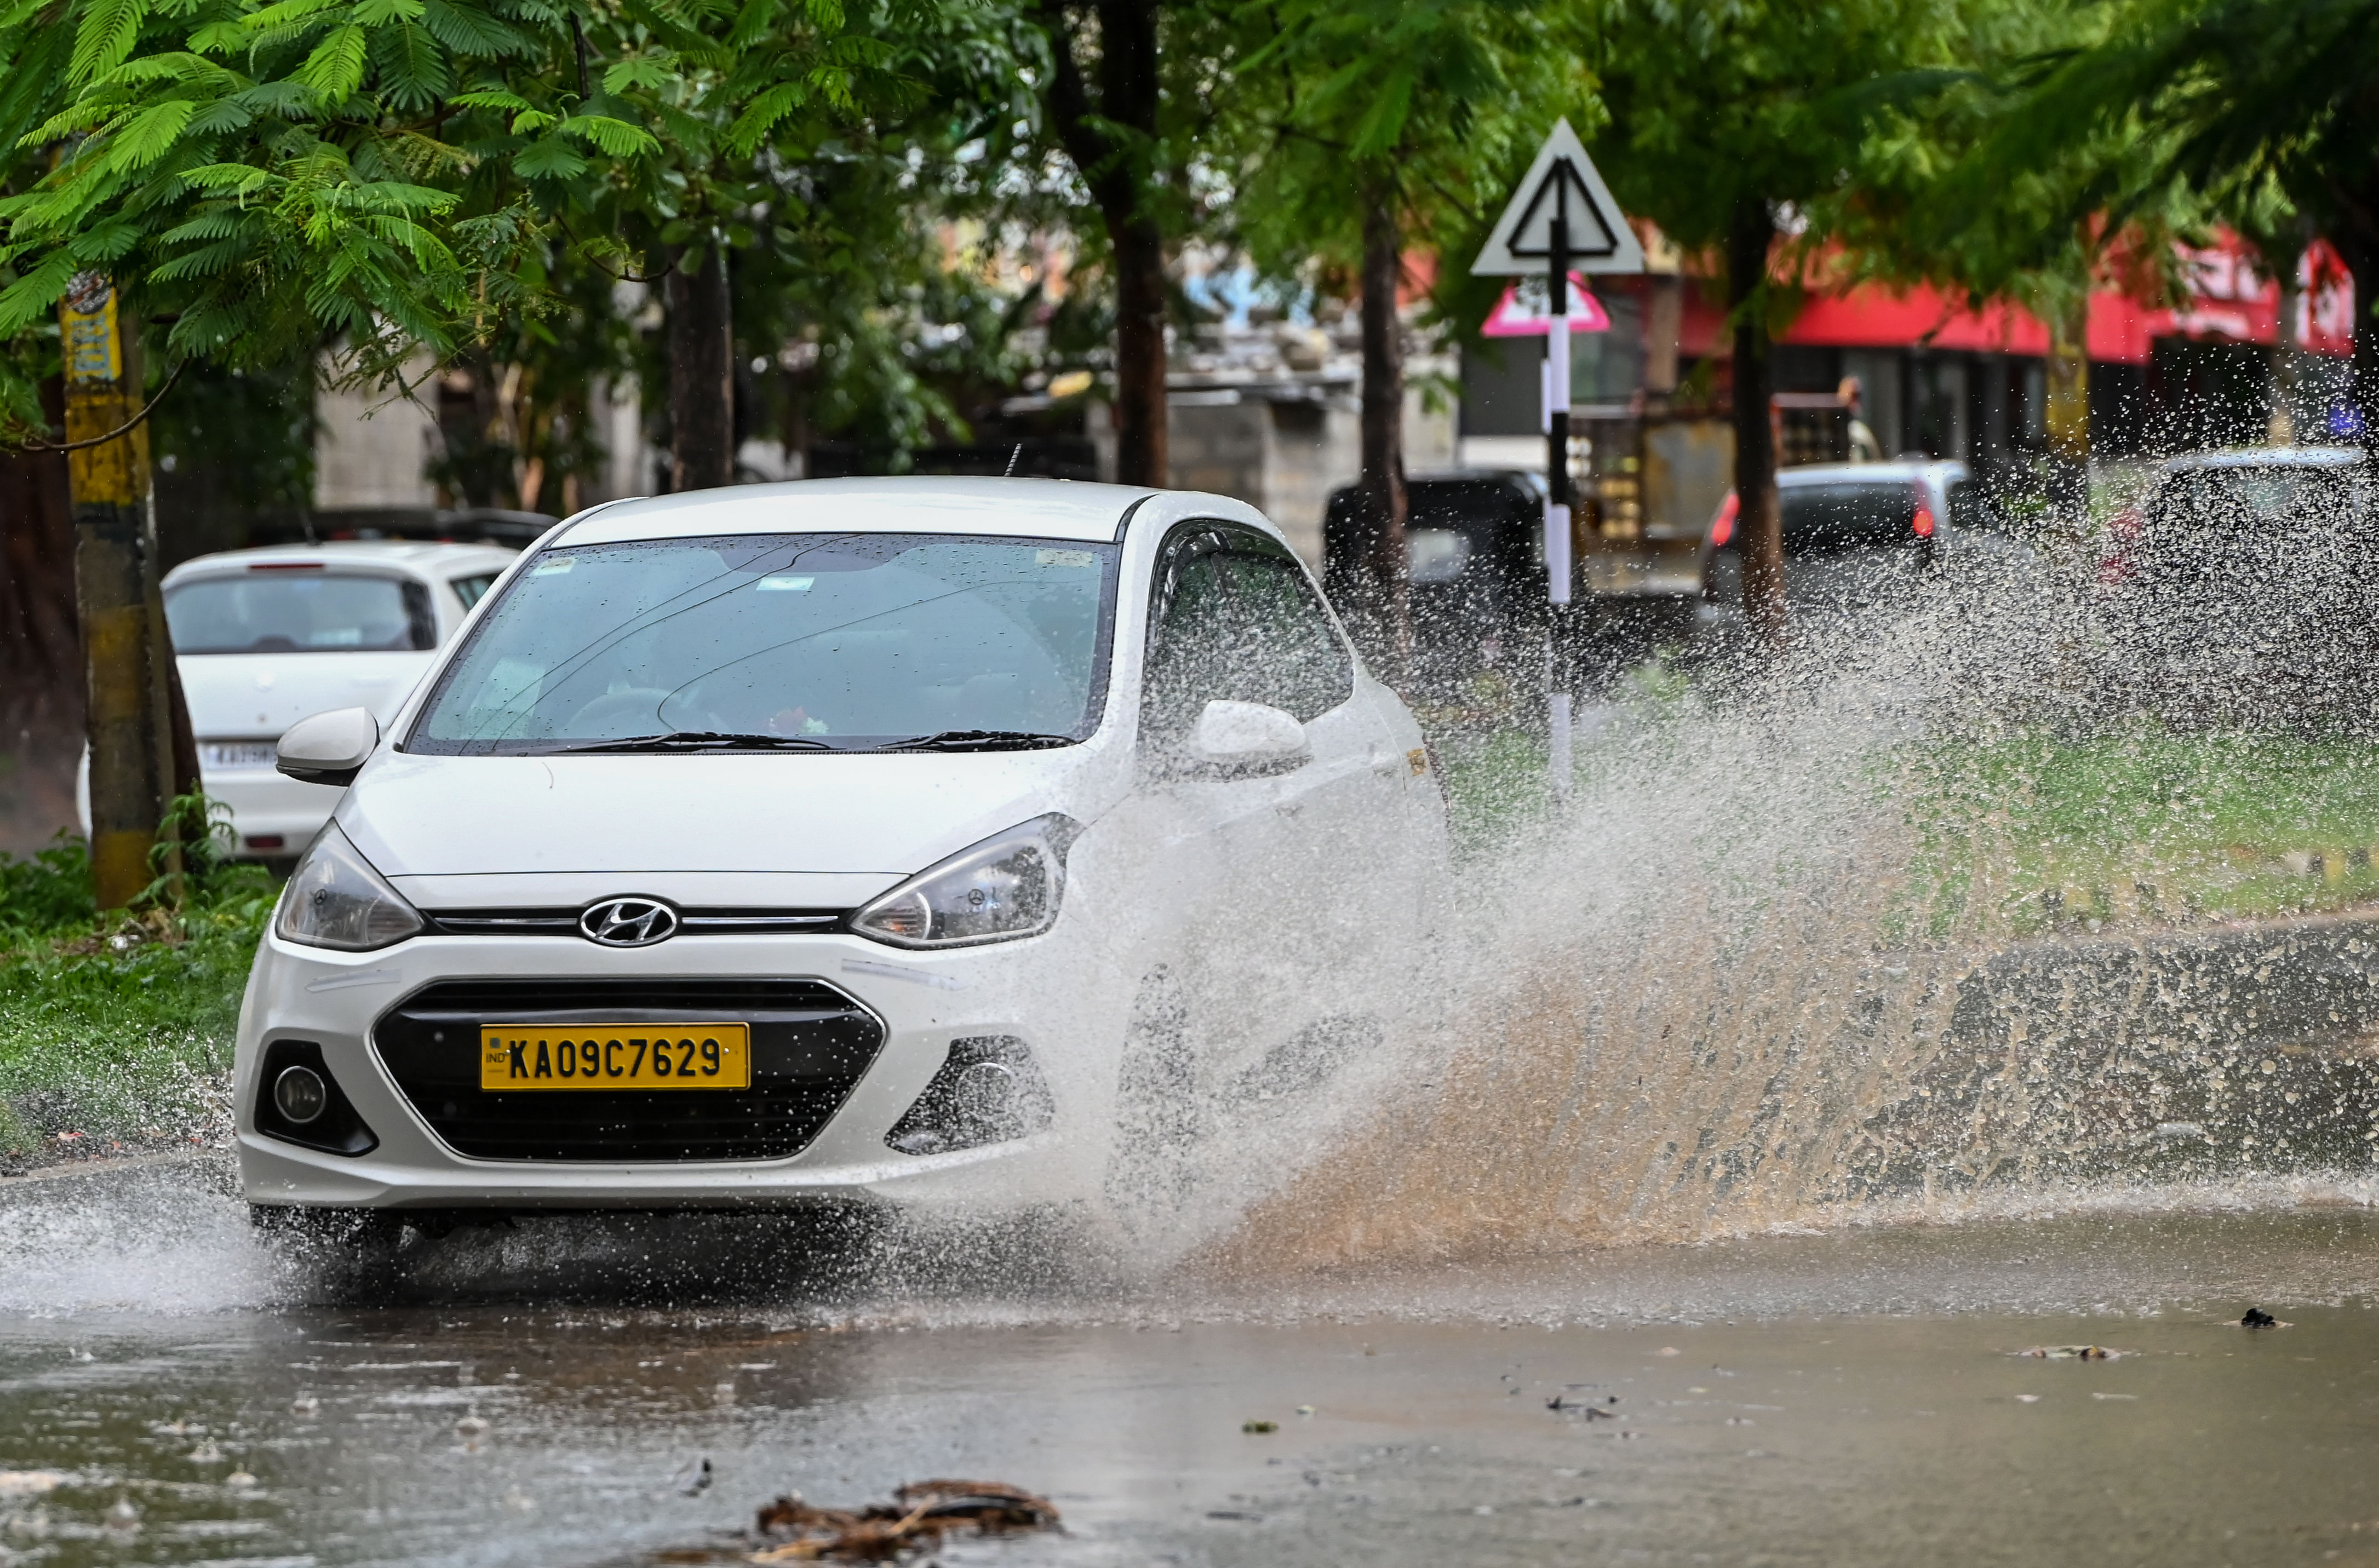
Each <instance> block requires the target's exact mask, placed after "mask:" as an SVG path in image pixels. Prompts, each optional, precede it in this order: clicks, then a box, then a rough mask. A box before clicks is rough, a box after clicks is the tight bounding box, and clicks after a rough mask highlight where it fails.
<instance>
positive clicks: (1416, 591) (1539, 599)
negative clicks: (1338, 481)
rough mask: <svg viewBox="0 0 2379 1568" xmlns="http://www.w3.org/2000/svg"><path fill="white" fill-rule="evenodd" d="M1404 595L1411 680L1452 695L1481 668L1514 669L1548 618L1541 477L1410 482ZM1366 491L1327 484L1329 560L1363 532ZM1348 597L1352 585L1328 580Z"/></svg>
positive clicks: (1473, 475) (1462, 475)
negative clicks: (1410, 643)
mask: <svg viewBox="0 0 2379 1568" xmlns="http://www.w3.org/2000/svg"><path fill="white" fill-rule="evenodd" d="M1405 496H1406V520H1405V554H1406V562H1407V590H1406V591H1407V603H1408V604H1409V606H1410V609H1411V616H1412V627H1413V670H1412V679H1413V685H1414V687H1415V688H1416V689H1417V690H1419V691H1422V692H1426V693H1431V694H1440V695H1443V694H1450V693H1452V692H1453V691H1455V689H1456V688H1457V687H1459V686H1460V684H1461V683H1462V682H1463V681H1466V680H1467V679H1468V678H1469V677H1470V676H1472V675H1474V674H1476V673H1477V672H1478V671H1479V670H1480V669H1497V668H1502V669H1509V668H1511V667H1512V666H1513V665H1514V663H1515V662H1516V657H1517V654H1518V651H1519V645H1520V644H1521V643H1522V642H1523V641H1525V640H1528V639H1531V638H1535V637H1538V636H1540V635H1541V633H1542V630H1543V627H1544V623H1545V612H1544V603H1545V562H1544V515H1545V491H1544V481H1543V480H1542V479H1540V478H1539V477H1537V476H1534V475H1528V474H1516V473H1505V472H1496V471H1491V470H1463V471H1456V472H1453V473H1443V474H1422V475H1415V476H1412V477H1410V478H1408V479H1407V480H1406V481H1405ZM1362 504H1363V500H1362V494H1361V492H1360V491H1359V489H1357V488H1356V487H1354V486H1352V485H1348V486H1345V487H1343V488H1339V489H1337V490H1334V491H1333V492H1331V496H1330V504H1329V508H1328V510H1327V511H1326V512H1325V513H1323V514H1322V537H1323V541H1324V549H1325V551H1326V554H1327V556H1328V559H1329V560H1330V561H1333V562H1339V561H1346V560H1347V559H1348V558H1349V556H1350V555H1351V550H1350V549H1349V548H1348V546H1349V544H1350V541H1351V540H1352V539H1353V538H1354V537H1356V536H1357V535H1358V534H1359V532H1360V526H1361V517H1362V513H1361V511H1360V508H1361V506H1362ZM1355 586H1356V585H1352V584H1348V583H1345V582H1340V581H1335V580H1332V581H1330V582H1328V583H1327V587H1328V588H1329V590H1330V593H1331V596H1332V597H1333V598H1334V599H1337V600H1338V601H1339V602H1340V603H1342V604H1345V603H1351V602H1352V598H1351V597H1350V596H1351V590H1352V589H1353V588H1354V587H1355Z"/></svg>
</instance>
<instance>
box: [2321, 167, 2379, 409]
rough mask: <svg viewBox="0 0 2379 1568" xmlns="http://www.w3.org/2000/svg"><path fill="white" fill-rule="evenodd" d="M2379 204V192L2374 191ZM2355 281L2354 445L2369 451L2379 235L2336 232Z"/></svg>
mask: <svg viewBox="0 0 2379 1568" xmlns="http://www.w3.org/2000/svg"><path fill="white" fill-rule="evenodd" d="M2372 199H2373V202H2374V203H2379V191H2374V192H2373V193H2372ZM2331 243H2332V244H2333V245H2335V246H2337V250H2338V253H2339V255H2340V257H2341V258H2342V259H2344V260H2345V262H2346V271H2347V273H2348V275H2349V276H2350V277H2352V278H2353V280H2354V393H2353V395H2354V410H2355V413H2356V414H2357V416H2359V419H2358V422H2357V429H2356V433H2355V435H2354V438H2353V440H2354V444H2356V445H2358V446H2360V447H2361V448H2362V449H2363V450H2364V451H2365V452H2369V451H2371V450H2373V448H2379V317H2374V316H2373V313H2372V308H2373V306H2379V235H2361V234H2354V235H2348V234H2347V233H2345V232H2341V233H2339V234H2338V235H2333V236H2332V239H2331Z"/></svg>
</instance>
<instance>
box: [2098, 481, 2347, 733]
mask: <svg viewBox="0 0 2379 1568" xmlns="http://www.w3.org/2000/svg"><path fill="white" fill-rule="evenodd" d="M2373 489H2374V487H2373V474H2372V470H2371V468H2370V467H2369V465H2368V464H2366V463H2365V461H2364V458H2363V454H2362V453H2361V452H2360V451H2357V450H2354V449H2351V448H2337V447H2326V448H2325V447H2264V448H2254V449H2248V450H2243V451H2230V452H2192V453H2189V454H2187V455H2185V456H2181V457H2176V458H2172V459H2170V460H2168V461H2167V462H2166V463H2165V464H2162V465H2161V467H2160V468H2159V469H2158V471H2157V475H2156V487H2155V488H2154V489H2152V490H2151V491H2149V492H2148V494H2147V496H2146V498H2145V499H2144V501H2142V503H2141V504H2140V505H2138V506H2137V507H2135V508H2132V509H2130V510H2127V511H2125V512H2122V513H2118V514H2117V515H2116V516H2115V517H2114V519H2113V520H2112V521H2111V522H2110V524H2109V525H2108V526H2107V533H2106V537H2105V540H2104V546H2103V549H2102V551H2101V554H2100V556H2099V559H2098V563H2097V564H2098V583H2099V589H2100V601H2099V605H2098V611H2097V613H2098V618H2099V621H2098V624H2099V630H2100V636H2099V647H2100V652H2101V655H2102V657H2104V658H2105V660H2106V670H2105V674H2104V677H2103V679H2102V681H2101V682H2100V685H2101V687H2102V689H2103V690H2104V691H2105V692H2106V693H2107V695H2108V696H2109V697H2111V698H2114V699H2116V700H2117V701H2119V704H2120V705H2121V706H2124V707H2126V708H2129V709H2131V710H2134V711H2139V712H2144V713H2150V714H2153V715H2155V716H2156V717H2157V718H2161V719H2162V720H2164V721H2165V722H2167V723H2171V724H2176V725H2180V726H2183V727H2195V726H2203V725H2231V724H2246V725H2256V726H2262V725H2269V724H2275V723H2276V724H2284V725H2316V726H2321V727H2325V728H2335V727H2337V726H2339V725H2344V726H2345V727H2346V728H2349V729H2351V730H2356V731H2358V732H2361V731H2367V730H2370V729H2372V728H2373V717H2374V714H2373V699H2374V697H2379V691H2374V675H2379V605H2374V602H2373V595H2372V593H2371V589H2370V565H2371V560H2372V557H2373V553H2374V549H2379V516H2374V505H2373Z"/></svg>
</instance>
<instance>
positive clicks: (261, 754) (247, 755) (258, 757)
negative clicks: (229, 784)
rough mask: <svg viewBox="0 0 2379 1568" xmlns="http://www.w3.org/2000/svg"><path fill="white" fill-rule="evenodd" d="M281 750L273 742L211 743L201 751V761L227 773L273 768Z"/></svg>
mask: <svg viewBox="0 0 2379 1568" xmlns="http://www.w3.org/2000/svg"><path fill="white" fill-rule="evenodd" d="M279 751H280V748H279V747H278V746H276V745H274V744H273V742H271V741H210V742H207V743H206V744H205V745H204V746H201V747H200V748H199V761H200V762H201V763H202V764H204V765H205V766H208V767H213V768H221V769H223V770H224V771H226V772H231V771H235V770H238V771H245V770H252V769H255V768H260V767H271V766H272V764H273V760H274V758H275V757H276V756H277V755H278V754H279Z"/></svg>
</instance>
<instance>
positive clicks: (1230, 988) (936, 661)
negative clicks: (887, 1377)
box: [236, 479, 1445, 1224]
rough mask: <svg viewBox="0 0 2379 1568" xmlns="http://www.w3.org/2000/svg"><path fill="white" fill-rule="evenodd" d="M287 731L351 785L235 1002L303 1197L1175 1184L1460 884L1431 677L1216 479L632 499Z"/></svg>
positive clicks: (257, 1095) (1374, 996)
mask: <svg viewBox="0 0 2379 1568" xmlns="http://www.w3.org/2000/svg"><path fill="white" fill-rule="evenodd" d="M280 766H281V767H282V769H283V771H284V772H285V773H288V774H290V775H292V776H293V777H294V778H308V779H316V780H320V783H319V784H293V785H292V786H291V788H293V789H308V788H311V789H318V790H320V789H321V785H323V784H330V785H336V784H341V783H345V782H347V781H348V780H350V779H352V783H351V784H350V785H349V787H348V788H347V790H346V793H345V795H344V799H342V800H341V801H340V802H339V804H338V808H337V813H336V816H335V819H334V821H333V824H332V826H331V827H330V828H329V829H328V830H327V831H325V832H324V834H323V835H322V837H321V838H320V840H319V841H318V842H317V843H316V844H315V846H314V848H313V850H311V851H310V852H309V854H308V857H307V859H306V861H305V862H304V863H303V864H302V865H301V866H300V867H299V869H298V870H297V872H296V875H295V876H294V877H293V879H292V880H291V882H290V884H289V886H288V888H287V890H286V892H285V894H284V898H283V899H282V902H281V906H280V909H279V911H278V912H277V914H276V916H275V918H274V921H273V924H272V931H271V933H270V934H269V935H267V937H266V938H265V940H264V942H263V944H262V947H261V948H260V951H259V953H258V955H257V959H256V967H255V971H254V975H253V978H252V979H251V981H250V983H249V988H248V999H247V1003H246V1007H245V1008H244V1010H243V1013H242V1017H241V1022H240V1030H239V1044H238V1065H237V1075H236V1094H237V1123H238V1141H239V1149H240V1158H241V1166H242V1171H243V1174H244V1177H245V1181H246V1186H247V1192H248V1200H249V1201H250V1203H251V1204H253V1205H256V1206H257V1210H258V1214H259V1219H260V1223H267V1224H271V1223H276V1222H283V1221H293V1220H297V1219H311V1220H316V1221H320V1220H323V1219H325V1217H326V1216H324V1215H323V1214H320V1213H316V1214H313V1215H311V1216H305V1215H292V1214H290V1213H288V1212H286V1211H289V1210H291V1209H311V1210H317V1211H323V1210H330V1211H345V1212H347V1213H348V1214H349V1215H351V1214H352V1211H354V1210H356V1209H401V1210H441V1209H442V1210H454V1209H465V1210H480V1211H486V1210H489V1209H497V1210H520V1209H536V1208H549V1207H580V1208H587V1207H605V1208H613V1207H622V1206H627V1207H637V1206H742V1205H767V1204H796V1205H798V1204H801V1203H803V1202H815V1201H816V1200H827V1199H841V1200H858V1201H862V1202H876V1203H890V1204H928V1205H930V1204H936V1203H942V1202H962V1203H972V1202H977V1201H988V1202H991V1203H994V1204H996V1205H999V1206H1008V1205H1015V1204H1024V1203H1033V1202H1041V1201H1047V1200H1057V1199H1062V1198H1065V1197H1068V1196H1069V1195H1079V1194H1081V1193H1082V1192H1084V1191H1085V1190H1095V1189H1096V1188H1097V1187H1098V1184H1099V1182H1100V1181H1101V1180H1104V1181H1105V1182H1106V1184H1107V1185H1108V1187H1109V1189H1110V1190H1115V1189H1117V1187H1118V1184H1120V1186H1121V1187H1125V1188H1129V1187H1131V1186H1132V1185H1133V1184H1134V1183H1137V1184H1139V1186H1138V1192H1137V1195H1138V1198H1139V1199H1140V1200H1141V1201H1142V1202H1144V1203H1152V1204H1156V1205H1160V1206H1161V1205H1162V1204H1163V1203H1164V1202H1165V1201H1167V1194H1166V1187H1165V1184H1166V1183H1167V1182H1168V1181H1171V1180H1174V1179H1176V1177H1177V1168H1176V1167H1175V1166H1173V1165H1172V1164H1169V1163H1168V1161H1169V1159H1170V1154H1171V1152H1175V1151H1177V1148H1178V1146H1179V1144H1181V1143H1182V1142H1183V1141H1185V1140H1193V1139H1195V1138H1197V1137H1199V1136H1201V1135H1202V1132H1204V1131H1207V1130H1210V1129H1208V1128H1204V1127H1202V1125H1201V1118H1202V1117H1205V1116H1209V1115H1210V1114H1213V1113H1214V1108H1216V1107H1222V1108H1229V1107H1244V1108H1246V1110H1247V1114H1248V1115H1249V1116H1262V1115H1264V1114H1267V1112H1266V1108H1267V1107H1270V1106H1273V1105H1274V1104H1278V1103H1279V1102H1281V1101H1283V1100H1292V1101H1293V1100H1295V1099H1296V1098H1297V1096H1298V1093H1299V1092H1300V1091H1303V1090H1305V1089H1308V1088H1310V1086H1311V1085H1312V1084H1313V1083H1314V1082H1316V1081H1317V1080H1320V1079H1322V1078H1323V1077H1325V1076H1327V1075H1328V1074H1329V1073H1330V1071H1331V1070H1332V1069H1333V1068H1334V1067H1336V1066H1339V1065H1342V1064H1343V1063H1344V1062H1345V1061H1346V1059H1347V1058H1349V1057H1350V1056H1353V1055H1360V1054H1362V1053H1363V1052H1365V1051H1367V1050H1372V1051H1375V1050H1376V1046H1377V1042H1378V1040H1379V1039H1380V1035H1381V1031H1382V1029H1383V1025H1384V1024H1386V1023H1387V1022H1388V1021H1390V1020H1389V1019H1388V1018H1387V1015H1388V1014H1390V1013H1391V1012H1392V1011H1393V1010H1394V1009H1395V1008H1396V1007H1399V1006H1400V1005H1401V1002H1400V997H1401V996H1402V995H1403V988H1404V987H1405V986H1406V985H1407V983H1409V980H1410V977H1411V974H1412V971H1413V956H1414V954H1415V952H1416V950H1417V943H1418V942H1419V938H1420V934H1421V932H1422V930H1423V927H1424V925H1425V923H1427V922H1429V921H1431V920H1432V919H1434V918H1435V914H1434V911H1436V910H1437V909H1438V908H1439V907H1440V906H1439V903H1438V900H1439V899H1440V897H1441V896H1442V893H1443V870H1444V850H1445V839H1444V821H1443V801H1442V798H1441V796H1440V793H1439V790H1438V787H1437V781H1436V779H1435V778H1433V777H1432V776H1431V766H1430V762H1429V758H1428V755H1427V754H1426V752H1425V750H1424V748H1423V742H1422V740H1421V736H1420V734H1419V730H1417V728H1416V727H1415V725H1414V723H1413V720H1412V718H1411V717H1410V716H1409V715H1408V714H1407V712H1406V710H1405V708H1404V706H1403V704H1402V703H1401V702H1399V701H1398V700H1397V698H1396V696H1395V694H1394V693H1393V692H1391V691H1390V690H1388V689H1387V688H1386V687H1384V686H1383V685H1381V684H1380V683H1379V682H1378V681H1375V680H1373V679H1372V678H1371V676H1370V675H1369V674H1367V673H1366V672H1365V671H1364V669H1363V668H1362V666H1361V664H1360V662H1359V660H1358V659H1357V657H1355V655H1354V653H1353V651H1352V649H1351V648H1350V647H1349V645H1348V644H1347V643H1346V638H1345V635H1344V633H1343V632H1342V630H1341V628H1340V627H1339V626H1338V624H1337V623H1336V621H1334V618H1333V617H1332V615H1331V613H1330V611H1329V609H1327V607H1326V606H1325V604H1324V602H1323V600H1322V596H1321V595H1320V593H1319V592H1318V590H1317V589H1316V587H1315V586H1314V584H1313V582H1312V580H1311V578H1310V575H1309V573H1307V572H1306V570H1305V568H1304V567H1303V566H1302V565H1301V564H1300V563H1299V562H1298V560H1297V559H1296V557H1295V556H1294V555H1293V554H1291V553H1290V551H1289V549H1288V548H1287V546H1286V544H1285V543H1284V542H1283V540H1282V537H1281V536H1280V534H1279V532H1278V530H1276V529H1275V528H1274V527H1273V525H1271V524H1270V523H1268V522H1267V521H1266V520H1265V519H1264V518H1263V516H1262V514H1261V513H1258V512H1256V511H1255V510H1254V509H1252V508H1250V507H1249V506H1247V505H1245V504H1243V503H1241V502H1238V501H1230V500H1226V499H1224V498H1222V497H1218V496H1210V495H1193V494H1181V493H1165V492H1154V493H1152V492H1150V491H1147V490H1143V489H1137V488H1124V487H1117V486H1105V485H1089V484H1068V483H1062V482H1054V481H1040V480H1023V479H1015V480H1008V479H999V480H991V479H984V480H966V479H907V480H899V479H883V480H850V481H814V482H807V483H791V484H775V485H755V486H746V487H742V488H733V489H724V490H712V491H702V492H695V493H692V494H686V495H679V496H670V497H662V498H655V499H648V500H639V501H621V502H614V503H611V504H609V505H606V506H602V507H598V508H597V509H595V510H593V511H591V512H587V513H581V514H580V515H578V516H577V517H575V518H573V519H571V520H570V521H569V522H567V523H565V524H563V525H562V526H560V527H559V528H557V529H555V530H554V531H553V532H552V533H551V534H549V536H548V537H546V538H545V539H544V540H543V541H542V542H541V543H540V545H539V546H538V548H537V549H535V550H534V551H533V552H530V553H529V554H527V555H526V556H525V557H524V558H523V559H522V560H521V561H520V562H519V563H518V564H516V565H515V566H514V567H513V570H512V571H511V572H509V573H507V574H506V575H505V576H504V577H503V579H502V580H501V581H500V582H499V583H498V584H497V585H496V586H495V587H494V588H493V590H492V591H491V592H490V594H489V597H488V600H487V602H486V603H484V604H483V605H482V606H481V607H480V609H479V610H478V612H477V615H476V617H475V618H474V619H473V621H471V622H470V624H469V625H468V626H467V627H466V629H465V633H464V634H463V636H462V637H461V638H460V639H459V641H458V642H457V643H456V644H455V645H453V647H452V648H450V649H449V650H448V651H447V652H445V653H444V654H442V655H440V656H438V657H437V668H436V669H434V671H433V672H432V674H431V676H430V678H429V680H428V681H424V682H423V683H422V685H421V687H420V689H419V690H418V691H417V692H416V693H415V694H414V695H413V696H412V697H411V698H410V699H408V700H407V701H406V702H405V704H404V705H403V706H402V708H401V709H400V710H399V711H398V712H397V713H396V714H395V715H394V716H393V717H392V719H391V720H390V721H388V722H387V723H385V724H384V725H383V724H381V723H380V722H379V721H378V720H377V718H376V717H375V716H374V715H372V714H370V713H368V712H365V711H362V710H361V709H360V708H358V709H356V710H354V711H349V712H345V713H336V714H330V715H324V716H320V717H317V718H313V719H310V720H308V722H307V723H305V724H302V725H299V726H297V727H296V729H294V730H291V732H290V733H289V734H288V735H287V736H285V737H284V739H283V741H282V742H281V746H280ZM321 792H322V794H323V795H324V796H325V798H327V797H328V796H329V793H330V791H329V790H321ZM1201 1107H1204V1108H1205V1109H1201ZM1143 1154H1144V1155H1146V1156H1147V1158H1146V1159H1144V1160H1143V1159H1141V1155H1143ZM276 1211H280V1212H276Z"/></svg>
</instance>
